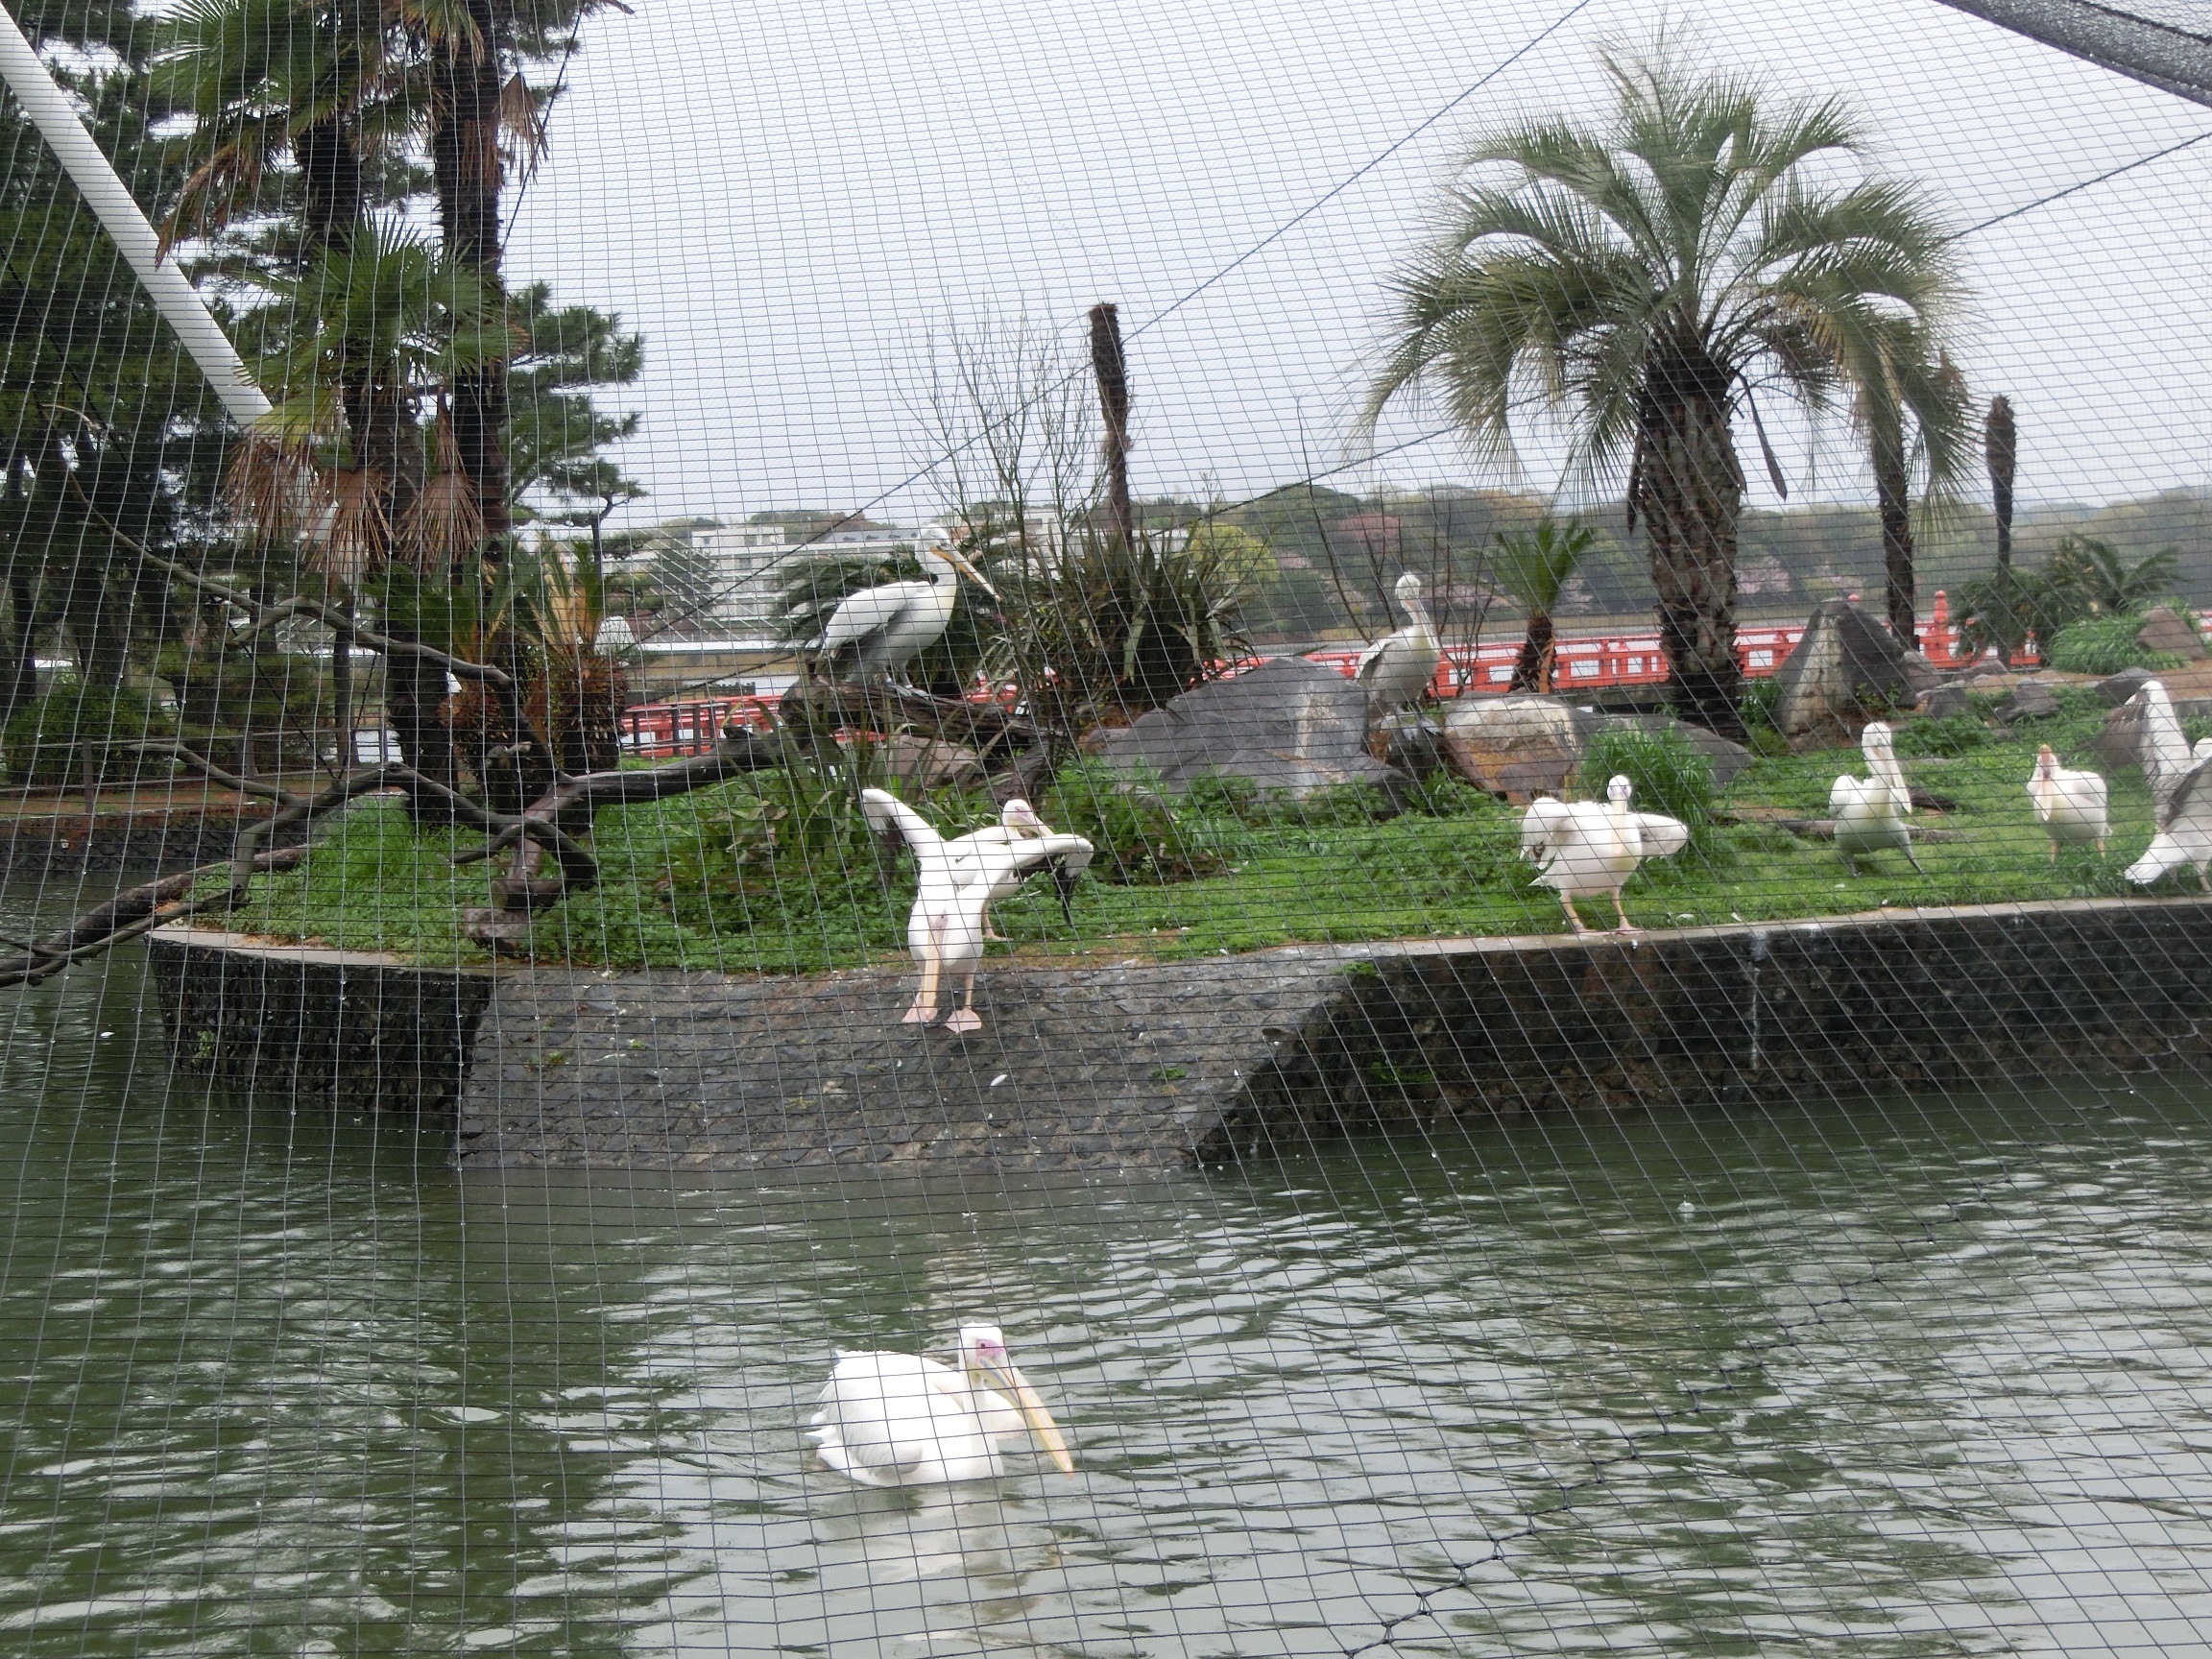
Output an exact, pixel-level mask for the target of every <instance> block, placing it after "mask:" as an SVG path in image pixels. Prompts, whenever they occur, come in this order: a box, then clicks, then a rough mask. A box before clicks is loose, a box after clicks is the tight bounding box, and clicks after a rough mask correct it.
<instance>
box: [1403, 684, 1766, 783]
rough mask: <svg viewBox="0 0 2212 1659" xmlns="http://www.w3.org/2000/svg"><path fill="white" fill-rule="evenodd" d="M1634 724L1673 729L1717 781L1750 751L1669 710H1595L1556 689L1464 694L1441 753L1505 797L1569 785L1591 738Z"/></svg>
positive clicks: (1747, 760) (1447, 724)
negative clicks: (1566, 699) (1553, 692)
mask: <svg viewBox="0 0 2212 1659" xmlns="http://www.w3.org/2000/svg"><path fill="white" fill-rule="evenodd" d="M1627 728H1634V729H1637V730H1640V731H1645V732H1669V731H1672V732H1679V733H1682V735H1683V736H1684V737H1685V738H1687V739H1688V740H1689V742H1690V745H1691V746H1692V747H1693V748H1695V750H1697V752H1698V753H1699V754H1701V755H1703V756H1705V757H1706V758H1708V759H1709V760H1711V761H1712V762H1713V781H1715V782H1716V783H1719V784H1720V785H1722V786H1723V787H1725V786H1726V784H1727V783H1728V782H1729V781H1731V780H1732V779H1734V778H1735V776H1736V774H1737V773H1739V772H1741V771H1743V768H1744V767H1746V766H1748V765H1750V764H1751V762H1752V760H1753V759H1755V758H1756V757H1755V756H1753V754H1752V753H1751V751H1750V750H1748V749H1746V748H1744V747H1743V744H1741V743H1731V742H1730V741H1729V740H1728V739H1727V738H1725V737H1722V736H1719V735H1718V734H1716V733H1711V732H1708V731H1706V730H1705V728H1703V727H1702V726H1693V725H1691V724H1689V723H1687V722H1686V721H1681V720H1677V719H1675V718H1674V717H1673V716H1672V715H1671V714H1600V713H1599V712H1597V711H1596V710H1595V709H1581V708H1576V707H1575V706H1574V705H1573V704H1569V703H1563V702H1561V701H1559V700H1558V699H1557V698H1555V697H1535V696H1528V697H1480V698H1476V697H1463V698H1461V699H1460V700H1459V702H1458V703H1457V704H1456V705H1455V706H1454V708H1453V709H1452V711H1451V712H1450V713H1449V714H1447V715H1446V716H1445V717H1444V741H1443V748H1444V757H1445V760H1446V762H1447V763H1448V764H1449V765H1450V766H1451V768H1452V770H1453V771H1455V772H1456V773H1457V774H1458V775H1459V776H1460V777H1462V778H1464V779H1466V780H1467V781H1468V782H1470V783H1472V784H1474V785H1475V786H1476V787H1477V788H1479V789H1488V790H1490V791H1492V792H1493V793H1495V794H1499V795H1503V796H1505V797H1506V798H1507V799H1509V800H1514V801H1525V800H1527V799H1529V798H1530V797H1532V796H1536V795H1543V794H1556V793H1558V792H1560V791H1562V790H1565V789H1568V788H1570V787H1571V786H1572V785H1573V783H1574V781H1575V772H1576V771H1577V770H1578V769H1579V768H1580V767H1581V764H1582V757H1583V755H1584V754H1585V753H1586V752H1587V750H1588V748H1589V744H1590V738H1591V737H1592V736H1593V735H1595V734H1596V733H1599V732H1613V731H1621V730H1623V729H1627Z"/></svg>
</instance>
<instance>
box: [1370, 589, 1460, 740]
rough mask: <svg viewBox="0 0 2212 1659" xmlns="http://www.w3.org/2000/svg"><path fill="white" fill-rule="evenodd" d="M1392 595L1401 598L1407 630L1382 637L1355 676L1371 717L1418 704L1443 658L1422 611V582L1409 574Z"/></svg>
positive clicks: (1426, 616)
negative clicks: (1362, 687)
mask: <svg viewBox="0 0 2212 1659" xmlns="http://www.w3.org/2000/svg"><path fill="white" fill-rule="evenodd" d="M1393 591H1395V592H1396V593H1397V595H1398V606H1399V609H1400V610H1402V611H1404V612H1405V613H1406V618H1407V620H1406V626H1405V627H1403V628H1401V629H1399V630H1398V631H1397V632H1396V633H1395V634H1385V635H1383V637H1382V638H1380V639H1378V640H1376V641H1375V643H1374V644H1372V645H1370V646H1368V647H1367V649H1366V650H1364V651H1362V652H1360V653H1359V667H1358V671H1357V673H1356V674H1355V676H1354V677H1355V678H1356V679H1357V680H1358V682H1359V684H1360V685H1364V686H1366V687H1367V712H1368V714H1369V715H1370V716H1373V715H1376V714H1385V713H1388V712H1389V711H1390V710H1391V709H1403V708H1405V707H1406V705H1407V704H1408V703H1418V702H1419V701H1420V700H1421V696H1422V694H1423V693H1424V692H1426V691H1427V690H1428V689H1429V683H1430V682H1431V680H1433V679H1434V678H1435V677H1436V663H1437V661H1438V659H1439V658H1441V657H1442V656H1443V648H1442V647H1441V646H1440V645H1438V644H1437V642H1436V630H1435V628H1434V627H1433V626H1432V625H1431V622H1430V620H1429V613H1428V612H1427V611H1426V610H1424V609H1423V608H1422V604H1421V578H1420V577H1418V576H1416V575H1415V574H1414V573H1413V572H1412V571H1410V570H1408V571H1407V572H1406V574H1405V575H1403V576H1401V577H1399V578H1398V586H1397V588H1396V589H1393Z"/></svg>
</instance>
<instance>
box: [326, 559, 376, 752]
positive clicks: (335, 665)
mask: <svg viewBox="0 0 2212 1659" xmlns="http://www.w3.org/2000/svg"><path fill="white" fill-rule="evenodd" d="M343 604H344V606H345V609H346V611H347V613H348V614H349V615H350V614H351V613H352V610H353V601H352V600H350V599H347V600H345V601H343ZM330 704H331V708H330V725H331V730H332V732H333V733H334V734H335V736H336V738H337V743H336V757H335V758H336V761H337V765H338V770H339V771H340V772H341V773H343V772H344V771H345V770H346V769H347V768H348V767H349V766H351V765H352V764H353V647H352V644H351V643H350V642H349V641H348V640H345V639H332V640H331V641H330ZM379 758H381V757H379Z"/></svg>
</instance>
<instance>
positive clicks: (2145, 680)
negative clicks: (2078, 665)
mask: <svg viewBox="0 0 2212 1659" xmlns="http://www.w3.org/2000/svg"><path fill="white" fill-rule="evenodd" d="M2152 678H2153V676H2152V672H2151V670H2150V669H2148V668H2123V669H2121V670H2120V672H2119V673H2117V674H2115V675H2113V676H2112V677H2111V678H2110V679H2109V680H2100V681H2098V682H2097V684H2096V685H2093V686H2091V687H2090V689H2091V690H2093V691H2095V692H2096V693H2097V696H2098V699H2099V700H2100V701H2101V702H2103V703H2104V706H2105V707H2106V708H2107V709H2117V708H2119V707H2120V705H2121V704H2123V703H2125V702H2127V701H2128V698H2130V697H2132V696H2134V695H2135V693H2136V692H2138V691H2140V690H2142V689H2143V687H2144V686H2146V685H2149V684H2150V683H2151V681H2152Z"/></svg>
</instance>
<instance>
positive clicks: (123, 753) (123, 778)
mask: <svg viewBox="0 0 2212 1659" xmlns="http://www.w3.org/2000/svg"><path fill="white" fill-rule="evenodd" d="M176 734H177V727H176V723H175V722H174V721H172V720H171V719H170V718H169V716H168V715H166V714H164V713H163V712H161V710H160V709H158V708H156V706H155V704H154V701H153V699H152V698H150V697H148V696H147V695H146V694H145V693H144V692H143V691H139V690H136V689H134V688H132V686H129V685H118V686H115V687H113V688H112V689H110V688H108V687H107V686H99V685H67V686H63V687H61V688H60V689H59V690H54V691H49V692H48V693H47V694H46V695H45V696H43V697H40V698H38V699H36V701H35V702H31V703H27V704H25V705H24V706H23V707H22V708H20V709H16V711H15V712H14V713H13V714H12V716H10V718H9V721H8V726H7V730H6V731H5V733H0V751H4V752H5V754H6V756H7V761H8V772H9V776H11V777H12V778H13V779H14V780H15V781H17V782H20V783H33V784H37V785H40V786H42V787H46V788H60V789H66V788H70V787H73V786H75V785H77V784H79V783H82V782H83V781H84V766H85V762H86V761H87V760H89V761H90V762H91V768H92V776H93V778H94V780H95V781H98V782H102V783H134V782H136V781H139V780H140V779H150V778H166V777H168V776H169V775H170V773H171V772H172V771H174V770H175V767H176V762H174V761H173V760H170V759H169V758H167V757H163V756H151V755H145V754H142V753H140V752H139V751H138V750H136V749H134V748H132V747H131V745H132V744H134V743H137V742H141V741H143V740H145V739H148V738H161V737H173V736H175V735H176Z"/></svg>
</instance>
